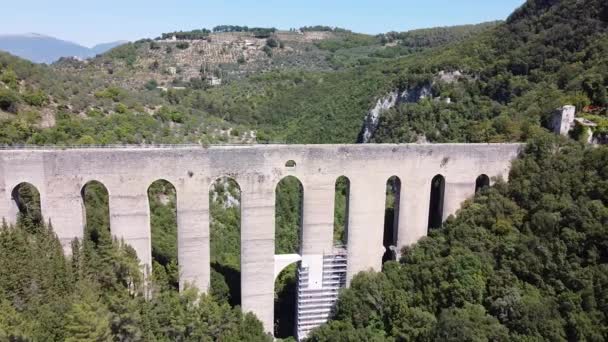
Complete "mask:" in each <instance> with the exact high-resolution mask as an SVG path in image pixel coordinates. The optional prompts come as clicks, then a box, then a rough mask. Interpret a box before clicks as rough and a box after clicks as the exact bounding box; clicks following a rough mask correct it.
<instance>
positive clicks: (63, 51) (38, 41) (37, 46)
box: [0, 33, 125, 63]
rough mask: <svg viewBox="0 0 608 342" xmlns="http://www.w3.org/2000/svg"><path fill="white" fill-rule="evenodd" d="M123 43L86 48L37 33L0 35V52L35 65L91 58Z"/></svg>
mask: <svg viewBox="0 0 608 342" xmlns="http://www.w3.org/2000/svg"><path fill="white" fill-rule="evenodd" d="M123 43H125V42H124V41H120V42H112V43H105V44H99V45H96V46H94V47H93V48H88V47H85V46H82V45H79V44H76V43H73V42H69V41H65V40H61V39H57V38H54V37H49V36H45V35H41V34H37V33H28V34H14V35H0V50H3V51H6V52H9V53H11V54H13V55H16V56H19V57H22V58H25V59H28V60H30V61H32V62H35V63H53V62H54V61H56V60H58V59H59V58H61V57H80V58H88V57H93V56H95V55H97V54H100V53H104V52H106V51H108V50H110V49H112V48H114V47H116V46H118V45H121V44H123Z"/></svg>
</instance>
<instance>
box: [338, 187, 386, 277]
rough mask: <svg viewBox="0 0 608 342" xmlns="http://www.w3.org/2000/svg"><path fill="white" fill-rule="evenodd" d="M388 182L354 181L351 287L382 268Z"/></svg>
mask: <svg viewBox="0 0 608 342" xmlns="http://www.w3.org/2000/svg"><path fill="white" fill-rule="evenodd" d="M385 202H386V179H384V178H380V177H378V178H376V179H370V178H368V177H363V176H356V177H352V178H351V179H350V198H349V206H350V207H349V215H348V259H347V261H348V264H347V275H346V281H347V284H350V281H351V280H352V278H353V277H354V276H355V275H356V274H357V273H359V272H361V271H369V270H374V271H379V270H381V269H382V255H383V254H384V246H383V244H382V240H383V236H384V209H385Z"/></svg>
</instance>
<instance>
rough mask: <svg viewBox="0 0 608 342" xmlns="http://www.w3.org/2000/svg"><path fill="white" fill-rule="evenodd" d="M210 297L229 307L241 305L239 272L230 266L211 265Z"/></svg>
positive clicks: (215, 263)
mask: <svg viewBox="0 0 608 342" xmlns="http://www.w3.org/2000/svg"><path fill="white" fill-rule="evenodd" d="M211 295H212V296H213V297H214V298H215V299H217V300H218V301H224V302H228V304H230V305H231V306H237V305H241V271H240V270H238V269H236V268H234V267H232V266H230V265H224V264H220V263H217V262H214V263H212V264H211Z"/></svg>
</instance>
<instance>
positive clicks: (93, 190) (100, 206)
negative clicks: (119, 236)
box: [80, 180, 112, 244]
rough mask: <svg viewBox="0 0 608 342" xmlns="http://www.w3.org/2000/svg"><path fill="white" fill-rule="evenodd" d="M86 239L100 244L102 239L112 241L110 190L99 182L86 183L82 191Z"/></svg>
mask: <svg viewBox="0 0 608 342" xmlns="http://www.w3.org/2000/svg"><path fill="white" fill-rule="evenodd" d="M80 196H81V198H82V207H83V210H82V214H83V220H82V222H83V223H84V238H85V239H89V240H91V241H93V242H94V243H95V244H97V243H99V242H100V240H101V239H109V240H111V239H112V237H111V233H110V231H111V226H110V194H109V191H108V188H107V187H106V186H105V185H104V184H103V183H101V182H100V181H97V180H90V181H88V182H86V183H85V184H84V185H83V186H82V188H81V189H80Z"/></svg>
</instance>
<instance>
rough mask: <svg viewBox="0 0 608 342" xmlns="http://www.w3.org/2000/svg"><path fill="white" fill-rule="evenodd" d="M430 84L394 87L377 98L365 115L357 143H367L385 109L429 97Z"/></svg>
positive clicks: (430, 94)
mask: <svg viewBox="0 0 608 342" xmlns="http://www.w3.org/2000/svg"><path fill="white" fill-rule="evenodd" d="M431 96H432V92H431V84H425V85H422V86H416V87H412V88H409V89H405V90H399V89H395V90H393V91H391V92H390V93H388V94H387V95H386V96H384V97H382V98H380V99H378V101H376V105H374V107H372V109H370V111H369V112H368V113H367V115H366V116H365V120H364V122H363V128H362V129H361V133H360V134H359V141H358V142H359V143H363V144H366V143H369V142H370V141H371V138H372V137H373V135H374V132H375V131H376V129H377V128H378V123H379V120H380V116H381V115H382V113H383V112H384V111H386V110H389V109H391V108H393V107H395V106H397V105H400V104H402V103H416V102H418V101H420V100H422V99H424V98H427V97H431Z"/></svg>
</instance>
